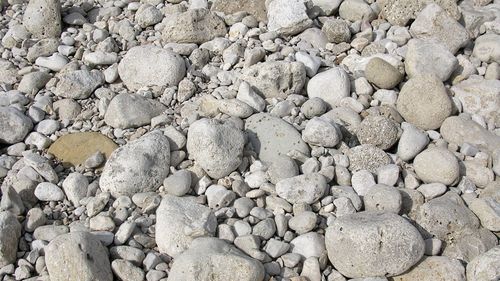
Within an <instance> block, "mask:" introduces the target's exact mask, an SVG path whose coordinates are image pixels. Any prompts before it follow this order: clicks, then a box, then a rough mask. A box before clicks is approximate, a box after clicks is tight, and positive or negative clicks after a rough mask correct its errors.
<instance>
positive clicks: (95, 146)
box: [47, 132, 118, 167]
mask: <svg viewBox="0 0 500 281" xmlns="http://www.w3.org/2000/svg"><path fill="white" fill-rule="evenodd" d="M117 147H118V145H116V144H115V143H114V142H113V141H112V140H111V139H109V138H108V137H106V136H105V135H103V134H101V133H97V132H79V133H72V134H67V135H64V136H61V137H59V138H58V139H57V140H56V141H55V142H54V143H53V144H52V145H51V146H50V147H49V150H48V151H47V152H48V153H50V154H52V155H54V156H55V157H56V158H57V159H59V160H60V161H61V162H62V163H63V165H65V166H68V165H73V166H75V167H76V166H78V165H81V164H83V163H84V162H85V160H87V159H88V158H89V157H90V156H92V155H93V154H95V153H96V152H101V153H103V154H104V155H105V156H106V159H109V157H110V156H111V153H112V152H113V151H114V150H115V149H116V148H117Z"/></svg>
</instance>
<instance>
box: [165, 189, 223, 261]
mask: <svg viewBox="0 0 500 281" xmlns="http://www.w3.org/2000/svg"><path fill="white" fill-rule="evenodd" d="M156 217H157V222H156V244H157V245H158V248H159V250H160V252H162V253H166V254H167V255H169V256H173V257H176V256H178V255H179V254H181V253H182V252H184V251H185V250H186V249H187V248H188V247H189V245H191V242H192V241H193V240H194V239H195V238H197V237H201V236H213V235H214V234H215V230H216V228H217V220H216V218H215V215H214V214H213V212H212V211H211V210H210V208H208V207H206V206H203V205H201V204H198V203H196V202H195V201H194V199H193V198H190V197H176V196H172V195H165V196H164V197H163V200H162V201H161V204H160V206H159V207H158V209H157V210H156Z"/></svg>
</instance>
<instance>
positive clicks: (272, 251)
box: [264, 238, 290, 258]
mask: <svg viewBox="0 0 500 281" xmlns="http://www.w3.org/2000/svg"><path fill="white" fill-rule="evenodd" d="M288 249H290V244H288V243H285V242H283V241H279V240H276V239H274V238H271V239H270V240H269V241H267V243H266V246H264V251H266V253H267V254H268V255H269V256H271V257H273V258H278V257H280V256H282V255H284V254H285V253H286V252H288Z"/></svg>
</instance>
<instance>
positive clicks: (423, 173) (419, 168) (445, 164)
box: [413, 147, 459, 185]
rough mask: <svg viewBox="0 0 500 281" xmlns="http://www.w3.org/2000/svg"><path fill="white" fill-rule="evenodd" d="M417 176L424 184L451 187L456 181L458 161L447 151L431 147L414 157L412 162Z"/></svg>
mask: <svg viewBox="0 0 500 281" xmlns="http://www.w3.org/2000/svg"><path fill="white" fill-rule="evenodd" d="M413 165H414V168H415V172H416V173H417V176H418V177H419V178H420V179H421V180H422V181H423V182H425V183H433V182H437V183H442V184H444V185H451V184H453V183H455V182H456V181H457V180H458V176H459V166H458V161H457V159H456V157H455V155H453V153H451V152H450V151H449V150H447V149H445V148H438V147H431V148H428V149H426V150H424V151H422V152H421V153H419V154H418V155H417V157H415V159H414V161H413Z"/></svg>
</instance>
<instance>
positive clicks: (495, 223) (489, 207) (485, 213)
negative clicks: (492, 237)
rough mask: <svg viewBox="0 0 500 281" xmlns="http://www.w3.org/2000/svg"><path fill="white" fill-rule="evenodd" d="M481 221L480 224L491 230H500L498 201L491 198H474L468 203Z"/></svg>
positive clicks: (499, 204)
mask: <svg viewBox="0 0 500 281" xmlns="http://www.w3.org/2000/svg"><path fill="white" fill-rule="evenodd" d="M468 207H469V209H471V211H472V212H474V214H476V216H477V217H478V218H479V220H480V221H481V225H482V226H483V227H485V228H486V229H488V230H491V231H493V232H498V231H500V203H498V202H497V201H496V200H494V199H493V198H484V199H481V198H475V199H473V200H472V202H470V203H469V205H468Z"/></svg>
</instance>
